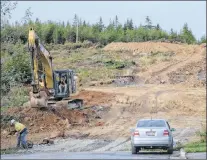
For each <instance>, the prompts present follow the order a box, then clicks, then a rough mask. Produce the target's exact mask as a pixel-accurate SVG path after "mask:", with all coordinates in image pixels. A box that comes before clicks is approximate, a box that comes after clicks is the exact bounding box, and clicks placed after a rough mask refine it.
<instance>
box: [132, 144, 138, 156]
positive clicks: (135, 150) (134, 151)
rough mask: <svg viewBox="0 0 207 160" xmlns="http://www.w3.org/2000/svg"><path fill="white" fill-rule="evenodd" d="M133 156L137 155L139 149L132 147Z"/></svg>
mask: <svg viewBox="0 0 207 160" xmlns="http://www.w3.org/2000/svg"><path fill="white" fill-rule="evenodd" d="M132 154H137V148H136V147H134V146H133V145H132Z"/></svg>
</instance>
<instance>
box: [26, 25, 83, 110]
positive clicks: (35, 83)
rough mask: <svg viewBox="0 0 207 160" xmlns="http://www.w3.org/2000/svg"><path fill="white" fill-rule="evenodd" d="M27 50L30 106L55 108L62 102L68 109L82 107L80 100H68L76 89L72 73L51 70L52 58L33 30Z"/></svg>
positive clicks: (68, 70)
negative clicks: (29, 68)
mask: <svg viewBox="0 0 207 160" xmlns="http://www.w3.org/2000/svg"><path fill="white" fill-rule="evenodd" d="M28 49H29V53H30V57H31V72H32V83H31V85H32V92H30V106H31V107H33V108H48V107H57V105H58V102H64V105H67V106H68V108H79V107H82V106H83V100H82V99H70V96H71V94H74V93H76V88H77V77H76V76H75V73H74V71H73V70H70V69H66V70H53V66H52V56H51V54H50V53H49V51H47V50H46V48H45V47H44V46H43V45H42V43H41V42H40V39H39V37H38V36H37V34H36V33H35V31H34V29H33V28H30V29H29V36H28Z"/></svg>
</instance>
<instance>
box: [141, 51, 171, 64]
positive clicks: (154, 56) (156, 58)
mask: <svg viewBox="0 0 207 160" xmlns="http://www.w3.org/2000/svg"><path fill="white" fill-rule="evenodd" d="M172 56H173V53H161V52H154V53H151V55H147V56H142V57H140V58H139V62H140V63H141V65H142V66H150V65H152V64H155V63H158V62H165V61H170V60H171V58H172Z"/></svg>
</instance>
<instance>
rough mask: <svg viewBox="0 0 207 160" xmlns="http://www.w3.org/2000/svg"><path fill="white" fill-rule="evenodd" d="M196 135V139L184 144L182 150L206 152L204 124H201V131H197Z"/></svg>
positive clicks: (206, 133)
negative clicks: (197, 138)
mask: <svg viewBox="0 0 207 160" xmlns="http://www.w3.org/2000/svg"><path fill="white" fill-rule="evenodd" d="M197 136H198V137H199V140H198V141H195V142H190V143H188V144H186V145H184V150H185V151H186V152H188V153H193V152H206V136H207V131H206V126H204V125H203V127H202V129H201V131H199V132H197Z"/></svg>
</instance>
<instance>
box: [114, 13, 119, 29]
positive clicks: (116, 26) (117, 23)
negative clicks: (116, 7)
mask: <svg viewBox="0 0 207 160" xmlns="http://www.w3.org/2000/svg"><path fill="white" fill-rule="evenodd" d="M118 26H119V19H118V16H117V15H116V17H115V28H116V29H117V28H118Z"/></svg>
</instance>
